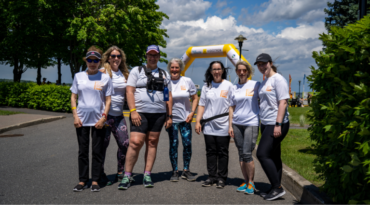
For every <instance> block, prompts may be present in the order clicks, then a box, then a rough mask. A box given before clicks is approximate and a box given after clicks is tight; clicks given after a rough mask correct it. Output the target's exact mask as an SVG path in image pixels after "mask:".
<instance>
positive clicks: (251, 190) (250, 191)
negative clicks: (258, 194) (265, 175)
mask: <svg viewBox="0 0 370 205" xmlns="http://www.w3.org/2000/svg"><path fill="white" fill-rule="evenodd" d="M255 189H256V187H255V186H254V184H253V183H252V182H249V183H248V187H247V189H246V190H245V192H244V194H254V190H255Z"/></svg>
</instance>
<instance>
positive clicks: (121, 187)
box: [118, 175, 134, 190]
mask: <svg viewBox="0 0 370 205" xmlns="http://www.w3.org/2000/svg"><path fill="white" fill-rule="evenodd" d="M133 181H134V179H133V178H132V177H131V178H130V179H129V178H128V176H126V175H125V176H124V177H123V178H122V180H121V183H119V184H118V189H119V190H126V189H128V188H129V187H130V186H131V182H133Z"/></svg>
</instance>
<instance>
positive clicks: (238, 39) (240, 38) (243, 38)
mask: <svg viewBox="0 0 370 205" xmlns="http://www.w3.org/2000/svg"><path fill="white" fill-rule="evenodd" d="M234 40H236V41H238V42H239V60H242V47H243V41H245V40H247V38H245V37H244V36H243V35H242V34H240V35H239V36H238V37H236V38H235V39H234Z"/></svg>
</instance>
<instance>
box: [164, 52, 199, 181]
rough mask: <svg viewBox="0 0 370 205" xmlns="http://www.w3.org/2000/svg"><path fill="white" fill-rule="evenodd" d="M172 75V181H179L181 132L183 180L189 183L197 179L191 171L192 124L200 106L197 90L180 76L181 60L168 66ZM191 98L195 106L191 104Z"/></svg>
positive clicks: (176, 59) (189, 81)
mask: <svg viewBox="0 0 370 205" xmlns="http://www.w3.org/2000/svg"><path fill="white" fill-rule="evenodd" d="M167 69H168V71H169V72H170V75H171V86H172V89H173V90H172V101H173V106H172V115H173V116H172V119H173V123H172V126H171V127H169V128H168V129H166V131H167V132H168V136H169V138H170V160H171V164H172V170H173V173H172V176H171V179H170V181H173V182H176V181H179V173H178V166H177V158H178V157H177V149H178V146H179V139H178V133H179V131H180V134H181V137H182V145H183V146H184V150H183V161H184V171H183V172H182V175H181V178H183V179H186V180H188V181H194V180H195V177H194V176H193V175H192V174H191V173H190V171H189V165H190V159H191V137H192V129H191V122H192V121H193V115H194V111H195V109H196V108H197V105H198V101H199V99H198V95H197V89H196V88H195V85H194V83H193V81H192V80H191V79H190V78H187V77H184V76H180V73H181V71H182V70H183V69H184V63H183V62H182V60H181V59H178V58H173V59H171V61H170V62H169V64H168V66H167ZM189 97H191V99H192V101H193V104H192V105H191V104H190V101H189Z"/></svg>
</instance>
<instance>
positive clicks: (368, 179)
mask: <svg viewBox="0 0 370 205" xmlns="http://www.w3.org/2000/svg"><path fill="white" fill-rule="evenodd" d="M320 39H321V40H322V41H323V44H324V45H325V46H326V49H325V51H323V52H320V53H318V52H313V58H314V59H315V60H316V63H317V65H318V68H317V69H315V68H314V67H311V71H312V75H311V76H309V77H308V79H309V80H310V81H311V83H310V87H311V88H312V89H313V90H315V91H318V92H316V93H315V95H314V96H313V100H312V104H311V107H312V111H311V112H309V118H310V120H311V122H312V124H311V127H310V128H309V131H310V138H311V139H312V140H313V141H315V142H316V143H314V145H313V149H314V152H315V154H316V155H317V159H316V161H315V164H314V165H315V170H316V172H317V173H318V174H320V177H321V178H322V179H324V180H325V184H324V185H323V186H322V190H323V191H324V192H326V193H327V194H328V195H329V196H330V197H331V198H332V200H333V201H334V202H335V203H350V204H356V203H365V204H369V203H370V195H369V193H370V75H369V73H370V16H369V15H367V16H366V17H365V18H363V19H361V20H360V21H358V22H356V23H355V24H350V25H348V26H346V27H344V28H338V27H330V32H329V34H321V35H320Z"/></svg>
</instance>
